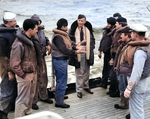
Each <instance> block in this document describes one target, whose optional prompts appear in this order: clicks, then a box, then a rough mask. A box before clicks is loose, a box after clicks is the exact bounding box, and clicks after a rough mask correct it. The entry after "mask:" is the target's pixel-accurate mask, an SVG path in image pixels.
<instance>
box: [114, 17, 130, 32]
mask: <svg viewBox="0 0 150 119" xmlns="http://www.w3.org/2000/svg"><path fill="white" fill-rule="evenodd" d="M115 25H116V28H117V29H119V28H121V27H124V26H126V25H127V20H126V18H123V17H119V18H118V19H117V20H116V24H115Z"/></svg>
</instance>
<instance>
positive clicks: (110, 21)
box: [97, 17, 116, 89]
mask: <svg viewBox="0 0 150 119" xmlns="http://www.w3.org/2000/svg"><path fill="white" fill-rule="evenodd" d="M115 24H116V19H115V18H113V17H110V18H107V26H106V27H105V28H103V30H104V31H103V36H102V39H101V41H100V45H99V48H98V56H99V58H101V54H102V52H103V53H104V65H103V71H102V81H101V83H100V84H98V85H97V86H100V87H103V88H104V89H107V82H108V78H109V72H110V70H111V66H110V65H109V61H110V59H111V54H110V49H111V43H112V37H111V36H110V35H107V34H108V33H110V32H111V30H112V29H114V27H115Z"/></svg>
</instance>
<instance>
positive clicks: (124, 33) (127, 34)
mask: <svg viewBox="0 0 150 119" xmlns="http://www.w3.org/2000/svg"><path fill="white" fill-rule="evenodd" d="M121 38H122V39H121V41H123V42H128V41H129V40H130V39H131V29H130V28H129V27H125V28H123V29H122V30H121Z"/></svg>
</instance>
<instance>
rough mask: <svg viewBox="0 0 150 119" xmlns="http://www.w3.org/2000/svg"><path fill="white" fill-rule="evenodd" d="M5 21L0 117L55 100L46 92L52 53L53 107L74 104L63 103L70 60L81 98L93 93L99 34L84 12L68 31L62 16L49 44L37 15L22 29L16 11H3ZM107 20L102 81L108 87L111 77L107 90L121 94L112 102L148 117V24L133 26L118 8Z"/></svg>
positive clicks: (0, 31)
mask: <svg viewBox="0 0 150 119" xmlns="http://www.w3.org/2000/svg"><path fill="white" fill-rule="evenodd" d="M3 22H4V24H2V25H1V26H0V77H1V78H2V81H1V84H0V92H1V93H0V119H7V115H8V113H9V112H10V110H12V109H13V108H12V107H13V105H14V104H15V118H17V117H22V116H24V115H28V114H30V113H31V108H32V109H38V108H39V107H38V105H37V102H38V100H39V99H40V100H41V101H43V102H46V103H49V104H52V103H53V101H52V100H51V99H49V97H48V92H47V83H48V77H47V69H46V63H45V59H44V57H45V56H46V55H49V54H50V53H51V55H52V65H53V69H54V72H55V76H56V89H55V101H56V103H55V107H57V108H69V107H70V105H68V104H66V103H64V98H65V91H66V85H67V66H68V63H69V65H72V66H74V67H75V74H76V92H77V97H79V98H82V96H83V95H82V90H85V91H86V92H88V93H90V94H93V92H92V91H91V90H90V87H89V75H90V66H92V65H93V64H94V51H93V50H94V48H95V38H94V35H93V30H92V29H93V28H92V25H91V23H90V22H88V21H87V20H86V17H85V16H84V15H82V14H80V15H79V16H78V18H77V20H76V21H74V22H73V23H72V25H71V28H70V31H69V33H68V32H67V26H68V21H67V20H66V19H64V18H61V19H59V20H58V21H57V28H54V29H53V32H54V35H53V37H52V42H51V43H50V42H49V40H48V38H47V37H46V36H45V35H44V32H43V29H44V27H43V26H42V25H41V23H42V20H41V19H40V18H39V16H38V15H36V14H34V15H33V16H31V18H30V19H26V20H25V21H24V22H23V30H21V29H20V28H19V27H18V26H17V25H16V14H14V13H11V12H5V13H4V17H3ZM107 23H108V24H107V26H106V27H105V28H104V29H103V30H104V33H103V37H102V40H101V41H100V47H99V49H98V50H99V51H98V56H99V57H100V58H101V53H102V52H103V53H104V67H103V72H102V75H103V76H102V81H101V83H100V84H99V85H98V86H100V87H103V88H104V89H106V88H107V82H108V79H110V80H111V83H110V88H109V92H108V93H107V94H109V95H110V96H111V97H115V96H120V97H121V101H120V103H119V104H115V105H114V107H115V108H117V109H118V108H119V109H128V108H129V109H130V115H128V116H130V117H131V119H144V111H143V99H144V98H145V97H147V96H148V95H149V93H148V92H149V87H150V80H149V78H150V68H149V62H150V47H149V44H150V41H149V40H147V39H146V40H145V32H146V31H147V28H146V27H145V26H143V25H140V24H135V25H133V27H131V28H130V27H129V26H128V25H127V20H126V19H125V18H124V17H122V16H121V15H120V14H119V13H117V14H114V16H113V17H110V18H108V19H107ZM46 52H48V53H47V54H46ZM127 79H128V80H127ZM127 82H128V83H127ZM129 98H130V100H129ZM128 116H127V118H130V117H128Z"/></svg>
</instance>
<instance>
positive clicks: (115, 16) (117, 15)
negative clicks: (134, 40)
mask: <svg viewBox="0 0 150 119" xmlns="http://www.w3.org/2000/svg"><path fill="white" fill-rule="evenodd" d="M113 17H114V18H115V19H118V18H120V17H122V16H121V14H120V13H118V12H117V13H114V14H113Z"/></svg>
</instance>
